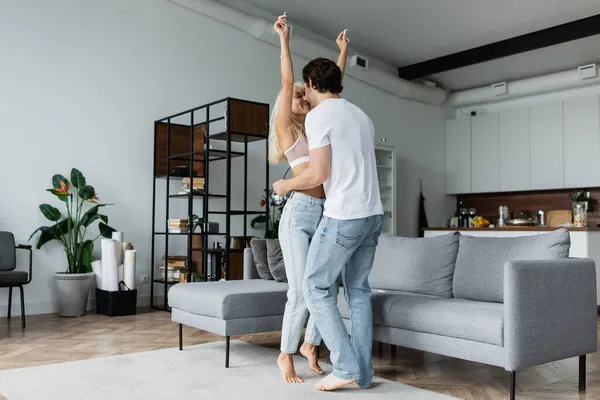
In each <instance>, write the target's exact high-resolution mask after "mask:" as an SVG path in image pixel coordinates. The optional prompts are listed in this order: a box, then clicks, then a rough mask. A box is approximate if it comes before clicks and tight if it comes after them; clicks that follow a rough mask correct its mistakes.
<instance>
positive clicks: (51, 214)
mask: <svg viewBox="0 0 600 400" xmlns="http://www.w3.org/2000/svg"><path fill="white" fill-rule="evenodd" d="M40 211H41V212H42V214H44V217H46V218H48V219H49V220H50V221H52V222H56V221H58V220H60V218H61V214H60V211H58V209H57V208H56V207H53V206H51V205H50V204H42V205H40Z"/></svg>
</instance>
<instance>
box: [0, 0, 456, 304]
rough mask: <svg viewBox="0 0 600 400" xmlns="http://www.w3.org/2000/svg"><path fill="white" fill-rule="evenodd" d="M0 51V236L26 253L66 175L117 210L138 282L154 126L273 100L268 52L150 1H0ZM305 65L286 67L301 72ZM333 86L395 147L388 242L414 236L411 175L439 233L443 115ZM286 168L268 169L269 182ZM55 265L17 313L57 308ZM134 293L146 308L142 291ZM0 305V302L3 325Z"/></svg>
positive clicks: (58, 256)
mask: <svg viewBox="0 0 600 400" xmlns="http://www.w3.org/2000/svg"><path fill="white" fill-rule="evenodd" d="M0 48H1V49H2V73H1V74H0V119H1V120H2V121H3V129H2V130H1V131H0V137H1V142H0V181H1V182H2V189H0V230H9V231H12V232H14V233H15V236H16V238H17V241H18V242H20V243H24V242H25V241H26V240H27V238H28V237H29V234H30V233H31V232H32V231H33V230H34V229H35V228H36V227H38V226H39V225H42V224H46V221H45V219H44V218H43V216H42V215H41V213H40V212H39V210H38V208H37V207H38V205H39V204H40V203H43V202H49V203H51V204H54V205H56V206H59V205H60V204H58V202H57V201H56V200H55V199H54V198H53V196H51V195H50V194H48V193H47V192H45V191H44V190H45V189H46V188H48V187H50V185H51V182H50V178H51V177H52V175H53V174H55V173H62V174H65V175H66V174H68V173H69V171H70V169H71V168H72V167H77V168H79V169H80V170H81V171H82V172H83V173H84V174H85V175H86V177H87V179H88V181H89V183H90V184H92V185H93V186H94V187H95V188H96V189H97V192H98V195H99V196H100V198H101V200H102V201H103V202H111V203H115V204H116V205H115V206H113V207H110V208H107V209H106V212H107V213H108V215H109V217H110V220H111V225H113V226H114V227H116V228H117V229H119V230H122V231H124V232H125V238H126V240H127V241H131V242H133V243H134V246H135V248H136V249H137V250H138V275H141V274H149V271H150V264H151V262H150V255H149V253H150V242H151V235H150V232H151V196H152V180H153V178H152V167H153V166H152V152H153V121H154V120H156V119H158V118H161V117H164V116H167V115H170V114H173V113H176V112H179V111H181V110H184V109H188V108H190V107H194V106H197V105H200V104H203V103H206V102H209V101H213V100H216V99H219V98H222V97H226V96H232V97H239V98H243V99H250V100H255V101H261V102H271V103H272V102H273V100H274V96H275V94H276V93H277V91H278V89H279V86H278V85H279V65H278V64H279V50H278V49H277V48H275V47H272V46H269V45H267V44H265V43H262V42H259V41H257V40H254V39H253V38H251V37H250V36H248V35H246V34H244V33H242V32H241V31H238V30H235V29H232V28H230V27H227V26H224V25H221V24H219V23H217V22H215V21H213V20H210V19H207V18H204V17H202V16H200V15H198V14H195V13H192V12H190V11H188V10H185V9H183V8H180V7H178V6H175V5H173V4H172V3H168V2H165V1H161V0H103V1H93V0H55V1H52V2H47V1H43V0H2V1H1V2H0ZM315 56H318V55H315ZM306 61H308V60H304V59H298V58H296V59H294V62H295V67H296V71H297V72H298V73H299V72H300V70H301V68H302V66H303V64H304V63H305V62H306ZM344 84H345V90H344V93H343V94H344V96H346V97H347V98H348V99H349V100H351V101H353V102H355V103H356V104H357V105H359V106H360V107H362V108H363V109H364V110H365V111H366V112H367V113H368V114H369V115H370V116H371V117H372V119H373V122H374V124H375V127H376V130H377V135H378V137H386V138H387V143H388V144H392V145H395V146H396V150H397V153H398V160H397V161H398V171H399V179H398V196H399V197H398V233H399V234H401V235H414V234H416V231H417V225H416V221H417V215H418V213H417V210H418V185H419V178H420V177H422V178H423V180H424V185H425V190H426V192H425V195H426V197H427V201H428V203H427V205H428V216H429V220H430V223H431V224H432V225H440V224H443V223H444V222H445V221H444V218H445V217H446V216H447V215H448V213H447V212H446V211H447V210H448V209H449V207H450V209H451V207H452V200H451V199H448V198H446V197H445V196H444V195H443V192H444V139H443V129H444V128H443V127H444V125H443V115H442V111H441V110H440V109H439V108H436V107H432V106H427V105H423V104H419V103H413V102H409V101H404V100H401V99H398V98H396V97H393V96H391V95H389V94H386V93H383V92H381V91H379V90H376V89H374V88H373V87H370V86H368V85H366V84H364V83H361V82H358V81H356V80H353V79H351V78H348V79H346V80H345V82H344ZM264 157H265V156H264V149H263V148H262V146H261V148H260V149H258V148H256V149H253V150H252V154H251V157H250V161H249V167H250V170H252V169H253V168H260V170H259V171H260V173H259V175H257V176H255V178H254V179H253V180H251V185H250V186H252V187H254V189H253V191H252V193H251V194H250V196H249V199H250V202H252V201H255V202H256V203H258V200H259V197H260V193H261V188H262V187H263V184H262V182H263V181H262V179H263V175H262V171H263V170H264ZM285 168H286V167H285V166H275V167H273V168H272V170H271V176H272V179H276V178H278V177H280V176H281V175H282V174H283V172H284V171H285ZM236 179H237V181H238V182H239V177H237V178H236ZM234 182H236V181H234ZM255 233H256V234H260V232H259V231H256V232H255ZM96 247H97V249H99V242H98V243H97V246H96ZM20 261H25V258H20ZM65 263H66V262H65V257H64V253H63V251H62V249H61V247H60V246H58V245H57V244H52V245H50V246H47V247H45V248H43V249H42V250H38V251H35V252H34V276H33V281H32V283H31V284H30V285H28V286H27V287H26V289H25V292H26V294H25V296H26V300H27V313H46V312H52V311H53V310H55V309H56V307H55V304H54V297H53V293H54V291H53V283H54V282H53V280H52V274H53V273H54V272H55V271H62V270H64V269H65ZM25 267H26V266H25V263H24V262H22V263H21V265H20V266H19V268H20V269H25ZM138 288H139V289H140V293H139V295H140V299H139V302H140V303H141V304H144V303H146V304H147V303H148V302H149V286H147V285H139V286H138ZM7 297H8V296H7V292H6V291H0V315H4V314H3V313H5V312H6V304H7ZM15 301H16V302H15V303H14V304H18V303H17V302H18V296H17V297H16V299H15ZM17 308H18V307H15V310H14V312H17V311H18V310H17Z"/></svg>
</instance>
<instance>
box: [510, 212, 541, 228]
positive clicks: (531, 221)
mask: <svg viewBox="0 0 600 400" xmlns="http://www.w3.org/2000/svg"><path fill="white" fill-rule="evenodd" d="M537 224H538V221H537V218H536V217H529V216H527V215H526V214H525V213H524V212H521V215H520V218H514V219H509V220H508V221H506V225H507V226H536V225H537Z"/></svg>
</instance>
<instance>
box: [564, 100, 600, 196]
mask: <svg viewBox="0 0 600 400" xmlns="http://www.w3.org/2000/svg"><path fill="white" fill-rule="evenodd" d="M563 133H564V141H563V143H564V180H565V181H564V186H565V187H567V188H576V187H590V186H600V98H599V97H598V96H591V97H583V98H578V99H572V100H565V101H564V102H563Z"/></svg>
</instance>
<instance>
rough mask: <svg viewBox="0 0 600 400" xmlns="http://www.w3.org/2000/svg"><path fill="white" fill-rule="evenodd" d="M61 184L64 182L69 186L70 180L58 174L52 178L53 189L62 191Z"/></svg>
mask: <svg viewBox="0 0 600 400" xmlns="http://www.w3.org/2000/svg"><path fill="white" fill-rule="evenodd" d="M60 182H64V184H65V185H67V186H69V180H68V179H67V178H65V177H64V176H62V175H61V174H56V175H54V176H53V177H52V187H53V188H54V189H60V188H61V186H60Z"/></svg>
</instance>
